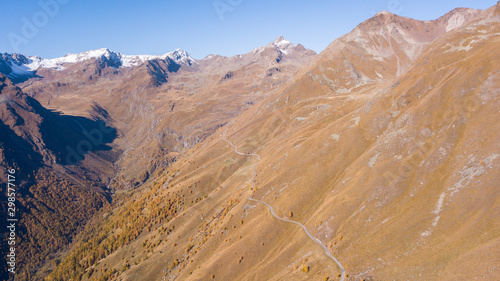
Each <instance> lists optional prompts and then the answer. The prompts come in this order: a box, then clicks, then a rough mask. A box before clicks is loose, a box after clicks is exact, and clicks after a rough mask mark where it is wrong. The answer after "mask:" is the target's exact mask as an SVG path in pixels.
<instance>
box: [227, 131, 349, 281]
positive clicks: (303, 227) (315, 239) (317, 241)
mask: <svg viewBox="0 0 500 281" xmlns="http://www.w3.org/2000/svg"><path fill="white" fill-rule="evenodd" d="M231 123H232V122H231ZM226 136H227V125H226V131H225V132H224V136H223V137H222V140H224V141H225V142H227V143H228V144H229V145H231V146H232V147H233V148H234V152H235V153H237V154H239V155H244V156H255V157H257V159H258V160H259V161H260V155H258V154H254V153H248V154H245V153H242V152H239V151H238V148H237V147H236V146H235V145H234V144H232V143H231V142H230V141H229V140H227V139H226ZM257 164H258V162H257V163H255V165H254V166H253V173H254V175H253V177H252V179H251V183H252V186H253V188H254V189H255V177H256V176H257V171H256V170H255V167H256V166H257ZM247 199H248V200H250V201H255V202H258V203H260V204H263V205H265V206H267V207H268V208H269V211H271V214H272V215H273V216H274V217H275V218H277V219H279V220H281V221H284V222H290V223H294V224H297V225H299V226H300V227H302V229H303V230H304V231H305V233H306V234H307V236H309V238H311V239H312V240H313V241H314V242H315V243H316V244H318V245H320V246H321V247H322V248H323V249H324V250H325V254H326V255H327V256H328V257H329V258H331V259H332V260H333V261H334V262H335V263H336V264H337V265H338V266H339V268H340V271H341V272H342V275H341V277H340V281H344V280H345V269H344V266H343V265H342V264H341V263H340V262H339V261H338V260H337V259H336V258H335V257H334V256H333V255H332V253H330V251H329V250H328V248H327V247H326V246H325V245H323V243H321V241H319V240H318V239H317V238H315V237H314V236H312V235H311V233H310V232H309V230H307V227H305V226H304V225H303V224H301V223H300V222H296V221H293V220H288V219H284V218H281V217H279V216H277V215H276V213H275V212H274V209H273V207H271V206H270V205H269V204H267V203H265V202H262V201H260V200H257V199H253V198H250V197H247Z"/></svg>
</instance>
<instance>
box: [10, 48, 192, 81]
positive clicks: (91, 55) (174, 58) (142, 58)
mask: <svg viewBox="0 0 500 281" xmlns="http://www.w3.org/2000/svg"><path fill="white" fill-rule="evenodd" d="M0 55H1V56H0V73H3V74H5V75H7V77H9V78H10V79H12V80H13V81H14V82H24V81H26V80H27V79H29V78H32V77H35V76H36V72H37V71H38V70H41V69H55V70H64V69H65V68H66V67H68V66H71V65H74V64H78V63H83V62H86V61H89V60H95V61H96V62H97V63H98V65H99V67H100V68H104V67H113V68H120V67H133V66H138V65H140V64H142V63H144V62H147V61H151V60H168V61H170V62H171V63H174V64H177V65H179V66H180V65H183V64H185V65H192V64H196V60H194V59H193V58H192V57H191V56H190V55H189V54H188V53H187V52H186V51H184V50H181V49H177V50H175V51H173V52H170V53H166V54H164V55H161V56H150V55H136V56H129V55H124V54H121V53H117V52H113V51H111V50H109V49H98V50H91V51H87V52H83V53H79V54H67V55H65V56H64V57H60V58H55V59H44V58H41V57H38V56H29V57H27V56H24V55H21V54H8V53H3V54H0Z"/></svg>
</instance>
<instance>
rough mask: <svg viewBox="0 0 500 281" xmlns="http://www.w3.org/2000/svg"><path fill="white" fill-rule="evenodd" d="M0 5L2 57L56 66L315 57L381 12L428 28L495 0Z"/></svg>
mask: <svg viewBox="0 0 500 281" xmlns="http://www.w3.org/2000/svg"><path fill="white" fill-rule="evenodd" d="M0 2H1V3H0V24H1V25H0V52H8V53H12V52H20V53H23V54H26V55H39V56H42V57H44V58H54V57H60V56H64V55H65V54H66V53H79V52H83V51H87V50H91V49H98V48H109V49H111V50H113V51H117V52H121V53H124V54H129V55H135V54H150V55H159V54H164V53H167V52H170V51H173V50H174V49H177V48H181V49H184V50H186V51H187V52H189V53H190V54H191V56H193V57H194V58H197V59H200V58H203V57H205V56H206V55H208V54H220V55H225V56H232V55H236V54H243V53H246V52H249V51H251V50H252V49H253V48H255V47H258V46H262V45H266V44H268V43H269V42H271V41H273V40H274V39H276V38H277V37H278V36H279V35H283V36H284V37H285V38H286V39H288V40H290V41H292V42H293V43H301V44H303V45H304V46H305V47H306V48H310V49H313V50H315V51H316V52H321V51H322V50H323V49H324V48H325V47H326V46H328V44H330V43H331V42H332V41H333V40H334V39H335V38H338V37H340V36H342V35H343V34H345V33H348V32H349V31H351V30H352V29H353V28H354V27H356V25H358V24H359V23H361V22H362V21H364V20H366V19H368V18H370V17H372V16H373V15H374V14H375V13H377V12H379V11H382V10H386V11H389V12H393V13H395V14H398V15H402V16H407V17H412V18H415V19H420V20H430V19H436V18H438V17H440V16H442V15H444V14H445V13H447V12H449V11H450V10H452V9H454V8H456V7H469V8H476V9H486V8H488V7H491V6H493V5H495V4H496V3H497V0H432V1H431V0H364V1H361V0H351V1H345V0H316V1H314V0H313V1H305V0H198V1H195V0H151V1H144V0H143V1H139V0H119V1H118V0H9V1H0ZM43 3H44V4H43ZM41 4H43V5H41Z"/></svg>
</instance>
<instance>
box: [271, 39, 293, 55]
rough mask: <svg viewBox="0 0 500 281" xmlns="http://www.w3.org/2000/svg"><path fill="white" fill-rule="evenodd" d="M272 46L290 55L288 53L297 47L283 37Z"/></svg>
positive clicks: (272, 43)
mask: <svg viewBox="0 0 500 281" xmlns="http://www.w3.org/2000/svg"><path fill="white" fill-rule="evenodd" d="M271 45H272V46H274V47H275V48H276V49H278V50H280V51H281V52H282V53H284V54H288V51H289V50H290V49H291V48H293V47H295V45H294V44H293V43H292V42H290V41H288V40H286V39H285V38H284V37H283V35H280V36H279V37H278V38H277V39H276V40H274V41H273V42H271Z"/></svg>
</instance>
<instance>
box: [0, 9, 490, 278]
mask: <svg viewBox="0 0 500 281" xmlns="http://www.w3.org/2000/svg"><path fill="white" fill-rule="evenodd" d="M499 47H500V3H499V4H497V5H495V6H493V7H491V8H489V9H487V10H484V11H482V10H474V9H466V8H458V9H455V10H453V11H451V12H449V13H448V14H446V15H444V16H442V17H440V18H439V19H436V20H433V21H419V20H414V19H410V18H406V17H401V16H398V15H395V14H392V13H389V12H380V13H378V14H376V15H375V16H374V17H373V18H371V19H369V20H367V21H365V22H363V23H361V24H360V25H358V26H357V27H356V28H355V29H354V30H353V31H352V32H350V33H348V34H346V35H344V36H342V37H340V38H338V39H336V40H334V41H333V42H332V43H331V44H330V45H329V46H328V47H327V48H326V49H325V50H324V51H322V52H321V53H320V54H316V53H315V52H314V51H312V50H308V49H306V48H305V47H303V46H302V45H300V44H298V45H295V44H293V43H291V42H289V41H288V40H286V39H284V38H283V37H282V36H280V37H279V38H277V39H276V40H275V41H273V42H271V43H269V44H268V45H266V46H262V47H258V48H255V49H254V50H252V51H251V52H249V53H246V54H242V55H236V56H233V57H224V56H219V55H209V56H207V57H205V58H204V59H201V60H196V59H193V58H191V57H190V56H189V54H188V53H187V52H185V51H183V50H180V49H178V50H175V51H173V52H171V53H167V54H165V55H161V56H146V55H138V56H130V55H124V54H120V53H116V52H113V51H110V50H108V49H99V50H93V51H88V52H84V53H80V54H68V55H66V56H64V57H62V58H56V59H42V58H40V57H29V56H24V55H21V54H7V53H4V54H1V56H0V73H3V74H0V83H1V84H0V114H1V115H0V119H1V121H2V122H1V123H0V130H1V131H2V134H1V139H0V144H1V150H0V156H1V158H0V160H1V165H2V166H3V167H4V168H9V167H16V169H18V170H19V171H21V172H22V175H23V181H22V182H20V183H19V192H20V196H19V198H20V199H19V203H18V204H20V209H21V210H22V211H20V214H21V219H20V223H21V225H22V227H21V234H20V236H21V238H22V239H23V241H29V243H25V244H24V245H23V246H22V248H21V250H20V251H21V253H20V258H19V264H20V270H19V273H18V275H17V277H16V278H18V279H16V280H41V279H46V280H159V279H164V280H212V279H215V280H315V279H318V280H473V279H474V278H476V277H478V278H483V279H487V280H497V279H499V278H500V271H498V270H497V265H498V257H500V252H499V249H500V247H499V243H500V224H499V223H498V221H499V220H498V214H499V210H500V201H499V198H500V197H499V194H498V188H497V187H498V186H499V184H500V182H499V179H500V169H499V162H498V161H499V160H500V152H499V148H500V146H499V140H500V133H499V132H500V127H499V123H498V122H497V120H498V119H499V118H498V115H499V112H500V101H499V97H500V95H499V94H500V92H499V89H500V72H499V67H498V66H499V65H500V53H499V51H498V50H500V48H499ZM495 116H497V117H495ZM3 202H6V200H3ZM72 210H78V211H77V212H74V211H72ZM304 230H306V231H304ZM325 251H326V252H325ZM325 253H328V254H329V255H331V256H332V257H334V258H333V259H332V258H330V256H329V255H327V254H325ZM335 259H336V260H335ZM336 261H337V262H338V263H337V262H336Z"/></svg>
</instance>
